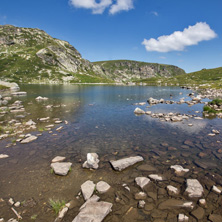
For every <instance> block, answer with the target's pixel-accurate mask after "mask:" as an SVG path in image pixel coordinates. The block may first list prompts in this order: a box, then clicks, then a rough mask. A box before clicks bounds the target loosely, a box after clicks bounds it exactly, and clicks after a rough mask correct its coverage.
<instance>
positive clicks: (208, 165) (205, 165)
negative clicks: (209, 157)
mask: <svg viewBox="0 0 222 222" xmlns="http://www.w3.org/2000/svg"><path fill="white" fill-rule="evenodd" d="M194 163H195V164H196V165H197V166H198V167H200V168H203V169H215V168H217V164H215V163H212V162H207V161H206V160H205V161H204V162H201V161H199V160H194Z"/></svg>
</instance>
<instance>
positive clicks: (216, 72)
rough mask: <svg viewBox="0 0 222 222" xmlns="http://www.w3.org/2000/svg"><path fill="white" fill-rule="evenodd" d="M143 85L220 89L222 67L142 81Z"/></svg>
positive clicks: (221, 84) (221, 85) (221, 86)
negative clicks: (156, 84)
mask: <svg viewBox="0 0 222 222" xmlns="http://www.w3.org/2000/svg"><path fill="white" fill-rule="evenodd" d="M142 82H145V83H154V84H155V83H158V82H159V83H160V82H161V83H167V84H168V85H176V84H179V85H198V86H201V87H204V88H206V87H214V88H222V67H219V68H215V69H202V70H200V71H197V72H192V73H188V74H183V75H177V76H174V77H170V78H150V79H144V80H142Z"/></svg>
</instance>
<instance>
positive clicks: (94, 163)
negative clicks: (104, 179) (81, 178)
mask: <svg viewBox="0 0 222 222" xmlns="http://www.w3.org/2000/svg"><path fill="white" fill-rule="evenodd" d="M98 158H99V156H98V155H97V154H96V153H87V160H86V161H85V162H84V163H83V165H82V167H83V168H91V169H98V167H99V165H98V163H99V159H98Z"/></svg>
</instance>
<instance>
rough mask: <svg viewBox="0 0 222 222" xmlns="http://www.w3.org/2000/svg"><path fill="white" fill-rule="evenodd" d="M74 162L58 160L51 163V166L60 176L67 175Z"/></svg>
mask: <svg viewBox="0 0 222 222" xmlns="http://www.w3.org/2000/svg"><path fill="white" fill-rule="evenodd" d="M71 166H72V163H69V162H68V163H65V162H56V163H51V167H52V169H53V170H54V173H55V174H57V175H60V176H66V175H67V174H68V172H69V170H70V167H71Z"/></svg>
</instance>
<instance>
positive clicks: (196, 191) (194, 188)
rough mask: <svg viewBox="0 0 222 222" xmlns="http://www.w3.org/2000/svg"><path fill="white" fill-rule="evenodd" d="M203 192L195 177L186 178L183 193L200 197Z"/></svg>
mask: <svg viewBox="0 0 222 222" xmlns="http://www.w3.org/2000/svg"><path fill="white" fill-rule="evenodd" d="M203 192H204V190H203V187H202V185H201V184H200V182H199V181H198V180H197V179H187V188H186V190H185V193H186V194H188V196H189V197H190V198H193V197H194V198H195V197H202V195H203Z"/></svg>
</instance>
